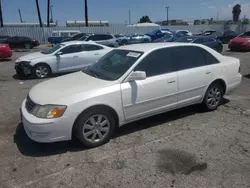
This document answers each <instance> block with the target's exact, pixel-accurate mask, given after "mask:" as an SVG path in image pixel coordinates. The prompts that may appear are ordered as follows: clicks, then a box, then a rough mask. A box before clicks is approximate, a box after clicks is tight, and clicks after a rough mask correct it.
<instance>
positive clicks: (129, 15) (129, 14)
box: [128, 10, 131, 25]
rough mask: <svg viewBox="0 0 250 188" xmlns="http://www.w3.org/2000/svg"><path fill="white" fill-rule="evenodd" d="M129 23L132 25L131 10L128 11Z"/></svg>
mask: <svg viewBox="0 0 250 188" xmlns="http://www.w3.org/2000/svg"><path fill="white" fill-rule="evenodd" d="M128 24H129V25H131V12H130V10H129V11H128Z"/></svg>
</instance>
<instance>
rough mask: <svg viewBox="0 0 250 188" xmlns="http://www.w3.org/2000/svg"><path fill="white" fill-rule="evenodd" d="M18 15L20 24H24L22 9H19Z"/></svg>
mask: <svg viewBox="0 0 250 188" xmlns="http://www.w3.org/2000/svg"><path fill="white" fill-rule="evenodd" d="M18 13H19V17H20V22H21V23H23V19H22V14H21V10H20V9H18Z"/></svg>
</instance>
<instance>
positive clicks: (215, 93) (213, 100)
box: [207, 87, 221, 108]
mask: <svg viewBox="0 0 250 188" xmlns="http://www.w3.org/2000/svg"><path fill="white" fill-rule="evenodd" d="M220 100H221V91H220V89H219V88H215V87H212V88H211V89H210V90H209V92H208V95H207V105H208V106H209V107H210V108H214V107H216V106H218V105H219V103H220Z"/></svg>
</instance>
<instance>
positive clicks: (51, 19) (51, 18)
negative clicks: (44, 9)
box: [50, 5, 54, 23]
mask: <svg viewBox="0 0 250 188" xmlns="http://www.w3.org/2000/svg"><path fill="white" fill-rule="evenodd" d="M52 8H53V5H51V6H50V23H54V21H53V12H52Z"/></svg>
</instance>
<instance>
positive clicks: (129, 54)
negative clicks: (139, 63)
mask: <svg viewBox="0 0 250 188" xmlns="http://www.w3.org/2000/svg"><path fill="white" fill-rule="evenodd" d="M140 55H141V54H140V53H136V52H129V53H128V54H127V56H129V57H135V58H137V57H139V56H140Z"/></svg>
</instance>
